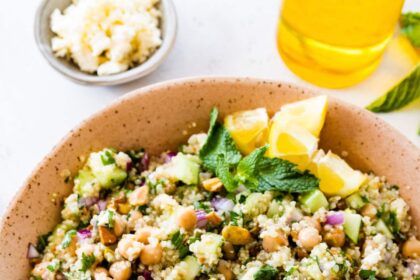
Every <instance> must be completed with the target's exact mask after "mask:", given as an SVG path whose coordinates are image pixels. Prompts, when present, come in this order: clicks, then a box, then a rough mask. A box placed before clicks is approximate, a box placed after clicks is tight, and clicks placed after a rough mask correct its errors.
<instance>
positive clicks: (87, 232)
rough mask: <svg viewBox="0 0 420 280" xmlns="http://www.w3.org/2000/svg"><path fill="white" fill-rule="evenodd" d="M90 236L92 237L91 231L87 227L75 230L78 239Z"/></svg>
mask: <svg viewBox="0 0 420 280" xmlns="http://www.w3.org/2000/svg"><path fill="white" fill-rule="evenodd" d="M91 237H92V232H91V231H90V230H89V229H87V228H83V229H80V230H78V231H77V238H78V239H79V240H84V239H86V238H91Z"/></svg>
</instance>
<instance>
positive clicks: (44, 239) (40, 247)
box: [36, 232, 52, 253]
mask: <svg viewBox="0 0 420 280" xmlns="http://www.w3.org/2000/svg"><path fill="white" fill-rule="evenodd" d="M51 234H52V232H49V233H47V234H43V235H40V236H38V241H37V243H36V250H37V251H38V252H39V253H42V252H44V250H45V248H46V247H47V245H48V237H50V236H51Z"/></svg>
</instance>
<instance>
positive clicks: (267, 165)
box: [236, 146, 319, 193]
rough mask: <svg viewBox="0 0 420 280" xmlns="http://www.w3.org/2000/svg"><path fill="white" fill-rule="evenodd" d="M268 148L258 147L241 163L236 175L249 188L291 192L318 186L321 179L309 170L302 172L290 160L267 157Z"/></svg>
mask: <svg viewBox="0 0 420 280" xmlns="http://www.w3.org/2000/svg"><path fill="white" fill-rule="evenodd" d="M267 148H268V147H267V146H264V147H261V148H258V149H256V150H255V151H254V152H252V153H251V154H249V155H248V156H247V157H245V158H244V159H242V160H241V161H240V163H239V165H238V173H237V175H236V177H237V178H238V180H239V181H240V182H242V183H243V184H244V185H245V186H246V187H247V188H249V189H251V190H252V191H257V192H264V191H269V190H277V191H283V192H290V193H302V192H308V191H310V190H313V189H316V188H318V186H319V180H318V179H317V178H316V177H315V176H314V175H312V174H310V173H309V172H301V171H300V170H298V169H297V167H296V165H295V164H293V163H291V162H289V161H286V160H282V159H279V158H268V157H265V156H264V154H265V152H266V151H267Z"/></svg>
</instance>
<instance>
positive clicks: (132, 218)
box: [127, 210, 143, 230]
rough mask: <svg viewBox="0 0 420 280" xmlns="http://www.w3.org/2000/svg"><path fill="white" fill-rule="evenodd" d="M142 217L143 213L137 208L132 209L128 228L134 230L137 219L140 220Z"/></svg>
mask: <svg viewBox="0 0 420 280" xmlns="http://www.w3.org/2000/svg"><path fill="white" fill-rule="evenodd" d="M141 217H143V215H142V214H141V213H140V211H137V210H132V211H130V218H129V219H128V222H127V227H128V229H129V230H133V229H134V228H135V227H136V223H137V221H138V220H140V219H141Z"/></svg>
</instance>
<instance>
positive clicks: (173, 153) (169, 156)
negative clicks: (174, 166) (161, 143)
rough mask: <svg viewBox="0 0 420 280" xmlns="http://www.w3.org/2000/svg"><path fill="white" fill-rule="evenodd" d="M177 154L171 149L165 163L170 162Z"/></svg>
mask: <svg viewBox="0 0 420 280" xmlns="http://www.w3.org/2000/svg"><path fill="white" fill-rule="evenodd" d="M175 156H176V152H172V151H169V152H167V153H166V155H165V163H168V162H170V161H171V160H172V158H173V157H175Z"/></svg>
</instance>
